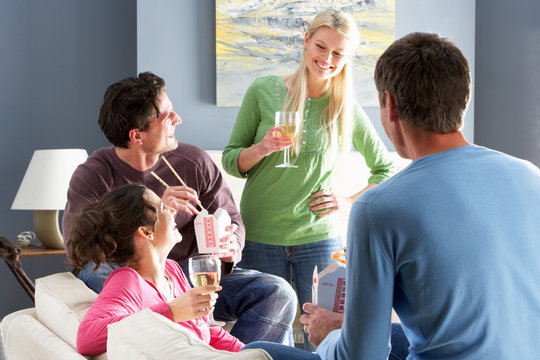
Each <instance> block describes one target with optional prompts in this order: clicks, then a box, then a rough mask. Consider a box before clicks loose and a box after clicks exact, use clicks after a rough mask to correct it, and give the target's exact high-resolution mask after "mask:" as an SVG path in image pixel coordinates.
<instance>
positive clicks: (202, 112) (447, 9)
mask: <svg viewBox="0 0 540 360" xmlns="http://www.w3.org/2000/svg"><path fill="white" fill-rule="evenodd" d="M137 14H138V20H137V25H138V29H137V39H138V40H137V44H138V52H137V56H138V58H137V62H138V70H139V71H146V70H152V71H153V72H155V73H156V74H158V75H160V76H162V77H163V78H164V79H165V80H166V81H167V93H168V95H169V97H170V98H171V101H172V102H173V105H174V107H175V110H176V112H177V113H178V114H179V115H180V116H181V117H182V119H183V121H184V122H183V124H181V125H180V126H178V127H177V128H176V136H177V138H178V139H180V140H181V141H186V142H191V143H193V144H195V145H198V146H200V147H202V148H204V149H223V148H224V147H225V145H227V142H228V140H229V134H230V132H231V130H232V127H233V125H234V120H235V117H236V113H237V112H238V108H235V107H216V106H215V104H216V90H215V89H216V77H215V64H216V62H215V21H214V19H215V3H214V1H212V0H202V1H177V0H160V1H149V0H139V2H138V7H137ZM474 14H475V5H474V1H471V0H453V1H442V0H439V1H433V0H399V1H396V36H398V37H401V36H403V35H404V34H407V33H409V32H412V31H432V32H437V33H440V34H442V35H444V36H447V37H450V38H451V39H452V40H453V41H455V42H456V44H457V45H458V46H459V47H460V48H461V49H462V50H463V52H464V54H465V56H466V57H467V59H468V60H469V62H470V64H471V69H472V71H473V73H474V63H475V62H474V22H475V16H474ZM202 19H206V20H204V21H203V20H202ZM157 22H159V23H160V26H155V24H156V23H157ZM456 24H459V26H456ZM156 39H159V41H157V40H156ZM156 54H162V56H159V55H158V56H156ZM473 109H474V103H471V106H470V107H469V110H468V112H467V114H466V118H465V128H464V133H465V135H466V136H467V138H468V139H470V140H471V141H472V140H473V130H474V120H473V115H474V111H473ZM365 110H366V112H367V114H368V115H369V117H370V118H371V119H372V121H373V124H374V125H375V127H376V128H377V130H378V131H379V133H380V134H381V137H382V138H383V140H384V141H385V143H386V145H387V147H388V148H390V149H393V145H392V144H391V143H390V141H389V140H388V139H387V137H386V135H385V134H384V131H383V129H382V126H381V124H380V121H379V116H380V115H379V109H378V108H375V107H368V108H365Z"/></svg>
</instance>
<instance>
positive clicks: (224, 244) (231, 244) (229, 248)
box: [217, 224, 239, 262]
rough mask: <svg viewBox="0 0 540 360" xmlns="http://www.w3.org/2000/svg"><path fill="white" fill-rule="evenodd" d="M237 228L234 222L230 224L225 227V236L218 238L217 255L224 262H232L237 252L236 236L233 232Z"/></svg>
mask: <svg viewBox="0 0 540 360" xmlns="http://www.w3.org/2000/svg"><path fill="white" fill-rule="evenodd" d="M236 229H238V226H237V225H236V224H231V225H229V226H227V228H226V229H225V231H226V234H225V236H223V237H221V239H219V247H220V249H221V251H220V252H219V253H218V254H217V256H218V257H219V258H220V259H221V261H224V262H234V258H235V257H236V254H237V253H238V250H239V249H238V238H237V237H236V235H235V234H234V232H235V231H236Z"/></svg>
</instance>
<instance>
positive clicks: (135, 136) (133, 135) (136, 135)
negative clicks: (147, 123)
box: [129, 129, 142, 145]
mask: <svg viewBox="0 0 540 360" xmlns="http://www.w3.org/2000/svg"><path fill="white" fill-rule="evenodd" d="M129 140H130V141H132V142H134V143H135V144H138V145H141V144H142V136H141V131H140V130H139V129H131V130H129Z"/></svg>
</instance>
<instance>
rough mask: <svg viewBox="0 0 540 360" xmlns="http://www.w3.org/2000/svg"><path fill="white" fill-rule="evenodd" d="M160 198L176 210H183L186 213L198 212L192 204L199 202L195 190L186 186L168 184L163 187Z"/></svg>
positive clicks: (193, 213) (194, 213)
mask: <svg viewBox="0 0 540 360" xmlns="http://www.w3.org/2000/svg"><path fill="white" fill-rule="evenodd" d="M161 200H162V201H163V203H164V204H165V205H167V206H170V207H172V208H173V209H175V210H176V211H183V212H185V213H186V214H188V215H196V214H198V213H199V210H197V208H196V207H195V205H194V204H200V201H199V198H198V197H197V192H196V191H195V190H193V189H192V188H189V187H187V186H169V187H168V188H166V189H165V192H164V193H163V196H162V197H161Z"/></svg>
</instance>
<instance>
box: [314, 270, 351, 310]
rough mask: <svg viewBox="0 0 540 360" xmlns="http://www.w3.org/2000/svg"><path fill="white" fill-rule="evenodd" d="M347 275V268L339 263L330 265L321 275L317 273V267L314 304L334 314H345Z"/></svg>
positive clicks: (315, 271)
mask: <svg viewBox="0 0 540 360" xmlns="http://www.w3.org/2000/svg"><path fill="white" fill-rule="evenodd" d="M346 273H347V271H346V268H345V266H342V265H340V264H339V263H337V262H336V263H332V264H330V265H328V266H327V267H326V269H324V270H323V271H321V272H320V273H317V266H315V269H314V271H313V291H312V302H313V303H314V304H317V305H319V306H322V307H323V308H325V309H328V310H330V311H333V312H337V313H343V312H345V290H346V289H347V281H346V279H345V277H346Z"/></svg>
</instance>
